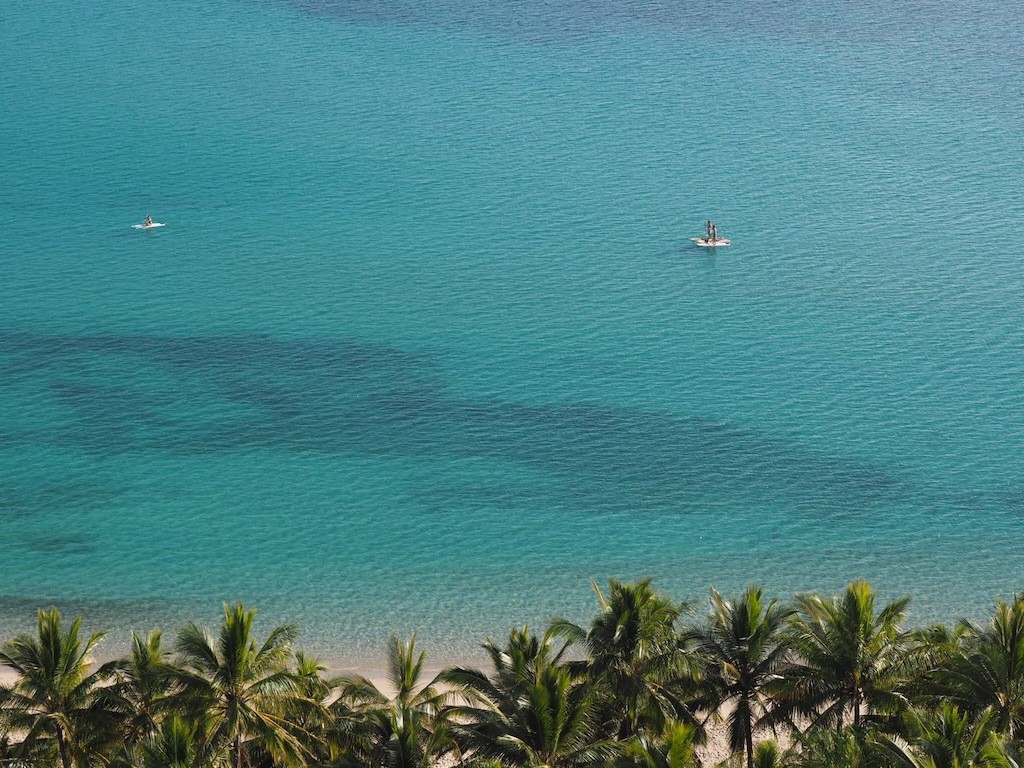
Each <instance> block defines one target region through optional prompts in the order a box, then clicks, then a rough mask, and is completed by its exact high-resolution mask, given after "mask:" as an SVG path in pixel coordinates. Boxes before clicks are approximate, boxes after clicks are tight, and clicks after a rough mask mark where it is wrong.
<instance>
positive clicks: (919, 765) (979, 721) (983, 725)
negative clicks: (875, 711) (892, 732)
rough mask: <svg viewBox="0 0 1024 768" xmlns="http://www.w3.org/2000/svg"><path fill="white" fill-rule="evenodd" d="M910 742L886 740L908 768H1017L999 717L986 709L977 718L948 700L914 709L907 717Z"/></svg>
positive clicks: (891, 738)
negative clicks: (930, 707) (926, 708)
mask: <svg viewBox="0 0 1024 768" xmlns="http://www.w3.org/2000/svg"><path fill="white" fill-rule="evenodd" d="M904 720H905V723H906V729H907V731H908V733H909V735H910V741H909V743H908V742H907V741H904V740H902V739H900V738H897V737H888V738H886V739H885V743H886V745H887V746H888V747H889V748H890V752H891V754H892V755H894V756H895V757H896V761H897V764H898V765H901V766H905V768H1011V767H1012V768H1016V764H1015V763H1014V761H1013V760H1012V759H1010V757H1009V756H1008V755H1007V752H1006V744H1005V742H1004V741H1003V739H1002V738H1001V737H1000V736H999V735H998V734H997V732H996V716H995V713H994V712H992V711H991V710H985V711H983V712H981V713H979V714H978V715H977V716H976V717H973V718H972V717H971V716H970V715H968V714H967V713H966V712H961V711H960V710H959V709H958V708H957V707H956V706H955V705H953V704H950V703H948V702H946V703H944V704H942V705H941V706H939V708H938V709H937V710H936V711H935V712H917V711H910V712H908V713H907V714H906V715H905V717H904Z"/></svg>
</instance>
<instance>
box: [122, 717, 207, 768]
mask: <svg viewBox="0 0 1024 768" xmlns="http://www.w3.org/2000/svg"><path fill="white" fill-rule="evenodd" d="M203 749H204V747H203V739H202V738H201V736H200V734H199V732H198V723H196V722H189V721H187V720H184V719H182V718H180V717H178V716H177V715H170V716H168V717H166V718H164V720H163V721H162V722H161V723H160V726H159V728H157V730H156V731H155V732H154V733H153V734H152V735H151V736H150V737H149V738H148V739H146V740H145V741H144V742H143V743H142V745H141V747H140V750H139V751H140V753H141V759H140V760H139V761H138V762H134V763H130V764H128V765H132V766H139V767H140V768H199V767H200V766H202V767H203V768H221V766H225V765H226V763H225V762H224V760H215V759H211V758H210V757H209V756H207V755H204V753H203Z"/></svg>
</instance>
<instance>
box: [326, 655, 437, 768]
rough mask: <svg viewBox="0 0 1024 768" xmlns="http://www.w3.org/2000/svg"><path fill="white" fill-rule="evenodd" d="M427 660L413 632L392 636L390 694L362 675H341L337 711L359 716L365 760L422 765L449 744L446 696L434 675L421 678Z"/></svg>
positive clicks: (412, 767) (398, 767) (398, 766)
mask: <svg viewBox="0 0 1024 768" xmlns="http://www.w3.org/2000/svg"><path fill="white" fill-rule="evenodd" d="M425 660H426V654H425V653H424V652H422V651H420V652H419V653H417V650H416V636H415V635H413V637H412V638H411V639H410V640H409V642H408V643H403V642H402V641H400V640H398V639H397V638H395V639H392V641H391V644H390V645H389V646H388V655H387V665H388V685H389V687H390V688H391V689H392V690H393V691H394V692H395V693H394V696H388V695H386V694H384V693H382V692H381V691H380V689H379V688H377V686H376V685H375V684H374V683H373V682H371V681H370V680H368V679H366V678H365V677H349V678H342V679H341V680H340V690H341V693H340V696H339V698H338V702H337V704H336V707H335V711H339V710H340V713H339V714H340V717H339V720H341V721H346V720H348V719H349V718H353V717H355V718H357V719H360V718H361V719H362V721H363V727H362V728H361V729H360V730H361V733H362V734H363V740H364V746H363V748H362V749H363V754H364V759H366V761H367V762H368V763H369V764H371V765H379V766H390V768H425V766H429V765H431V764H432V763H433V761H434V760H435V759H436V758H438V757H440V756H441V755H443V754H444V753H445V752H446V751H447V750H448V749H449V746H450V744H451V738H450V733H449V730H448V724H447V722H446V715H447V711H446V710H445V706H446V704H447V700H448V696H447V694H446V693H445V692H443V691H442V690H441V689H439V688H438V687H437V680H436V679H435V680H431V681H429V682H424V681H423V680H422V676H423V664H424V661H425ZM345 730H346V732H351V731H349V730H348V729H347V728H346V729H345Z"/></svg>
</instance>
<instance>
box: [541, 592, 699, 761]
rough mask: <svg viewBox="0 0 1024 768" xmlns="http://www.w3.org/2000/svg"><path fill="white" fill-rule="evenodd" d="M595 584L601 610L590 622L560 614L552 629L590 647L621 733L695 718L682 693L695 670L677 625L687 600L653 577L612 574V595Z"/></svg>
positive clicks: (591, 663)
mask: <svg viewBox="0 0 1024 768" xmlns="http://www.w3.org/2000/svg"><path fill="white" fill-rule="evenodd" d="M593 587H594V592H595V593H596V594H597V599H598V603H599V604H600V607H601V612H600V613H599V614H598V615H597V616H596V617H595V618H594V619H593V621H592V622H591V624H590V628H589V629H588V630H584V629H583V628H582V627H579V626H577V625H576V624H573V623H572V622H569V621H567V620H565V619H556V620H555V621H554V622H553V623H552V625H551V632H552V633H553V634H554V635H555V636H558V637H562V638H564V639H566V640H567V641H568V642H570V643H580V644H583V645H584V646H585V647H586V649H587V652H588V656H589V659H588V662H587V663H586V672H587V674H588V675H589V676H590V678H591V679H592V680H593V681H594V682H596V683H598V684H599V686H600V688H601V690H602V693H603V694H604V695H605V697H606V698H607V700H608V704H609V716H610V718H611V720H612V721H613V722H612V723H611V724H612V726H613V727H614V729H615V731H616V733H617V738H618V739H619V740H620V741H623V740H626V739H628V738H630V737H632V736H634V735H636V734H637V733H639V732H641V731H642V730H645V729H649V730H650V731H651V732H652V733H655V734H657V733H660V732H661V731H662V730H663V729H664V728H665V726H666V725H667V724H668V723H669V722H670V721H672V720H673V719H682V720H689V721H692V714H691V713H690V711H689V709H688V708H687V706H686V704H685V702H684V701H683V700H682V698H681V697H680V695H679V694H680V687H681V684H682V683H683V682H684V681H690V680H692V679H693V678H694V676H695V671H696V670H695V667H694V666H693V665H692V664H690V660H689V659H688V657H687V654H686V652H685V651H686V645H685V639H686V637H687V636H685V635H683V636H681V635H680V634H679V633H678V632H677V629H676V622H677V620H678V619H679V617H680V616H681V614H682V611H683V606H682V605H680V604H677V603H673V602H672V601H670V600H668V599H667V598H665V597H663V596H661V595H659V594H658V593H657V592H655V591H654V589H653V588H652V587H651V581H650V579H644V580H642V581H638V582H636V583H634V584H622V583H620V582H618V581H616V580H615V579H612V580H611V581H610V582H609V594H608V596H607V597H605V595H604V593H603V592H602V591H601V588H600V587H599V586H598V585H597V583H596V582H593Z"/></svg>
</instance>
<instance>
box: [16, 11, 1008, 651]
mask: <svg viewBox="0 0 1024 768" xmlns="http://www.w3.org/2000/svg"><path fill="white" fill-rule="evenodd" d="M775 5H778V6H779V7H778V8H775V7H774V6H775ZM783 6H784V7H783ZM0 51H2V54H0V57H2V59H0V61H2V63H0V630H2V631H3V632H4V633H8V632H13V631H14V630H15V629H21V628H25V627H27V626H28V625H29V622H30V621H31V620H32V616H33V610H34V609H35V607H36V606H38V605H45V604H49V603H51V602H55V603H57V604H59V605H61V606H65V607H67V608H68V609H69V610H81V611H85V612H86V613H87V616H88V619H89V624H90V625H91V626H106V627H110V628H111V629H112V630H113V631H114V634H115V635H116V636H117V637H118V638H119V641H121V639H123V634H124V632H125V631H126V630H127V628H128V627H136V628H140V629H145V628H148V627H149V626H151V625H153V624H155V623H158V624H160V625H161V626H164V627H166V628H167V629H168V630H173V629H174V628H175V627H176V626H178V625H180V623H181V622H183V621H184V619H185V618H186V617H199V618H202V619H204V620H207V621H213V620H216V616H217V612H218V610H219V608H220V605H221V603H222V601H225V600H236V599H243V600H245V601H246V602H249V603H252V604H253V605H255V606H258V607H259V608H260V609H261V611H262V613H263V615H264V617H265V619H267V620H268V621H270V620H273V621H280V620H285V619H287V620H295V621H298V622H299V623H300V624H301V626H302V628H303V630H304V641H305V643H306V644H307V645H308V646H310V647H312V648H313V649H315V650H317V651H319V652H321V653H323V654H325V655H326V656H328V657H331V658H344V659H348V660H353V661H359V660H362V659H367V658H372V657H373V656H374V654H376V652H377V650H378V649H379V648H381V646H382V645H383V642H384V640H385V639H386V638H387V637H388V635H390V634H391V633H399V634H405V633H407V632H411V631H413V630H419V632H420V637H421V638H422V639H423V641H424V642H425V644H426V645H427V646H428V648H429V649H431V651H432V653H433V654H434V658H435V659H437V660H444V659H451V658H455V657H458V656H460V655H465V654H467V653H470V652H472V649H473V648H474V647H475V646H476V645H477V643H478V642H479V641H480V640H481V639H482V638H483V637H484V635H486V634H488V633H490V634H495V635H497V634H501V633H504V632H505V630H506V629H507V628H508V627H509V626H510V625H512V624H521V623H524V622H530V623H531V624H539V623H543V622H544V621H545V620H546V619H547V618H548V617H550V616H551V615H553V614H556V613H558V614H566V615H569V616H572V617H574V618H583V617H584V616H586V615H587V614H588V613H589V612H590V610H591V607H592V605H593V597H592V595H591V594H590V587H589V579H591V578H596V579H598V580H602V581H603V580H604V579H606V578H608V577H609V576H616V577H619V578H624V579H625V578H634V577H639V576H644V575H651V576H654V577H655V579H656V583H657V584H659V585H660V586H661V587H662V588H663V589H664V590H666V591H668V592H670V593H671V594H673V595H675V596H678V597H679V598H680V599H682V598H684V597H689V598H695V597H700V596H702V595H704V594H705V592H706V590H707V588H708V587H709V586H710V585H712V584H714V585H716V586H718V587H719V588H720V589H724V590H737V589H740V588H742V587H743V586H744V585H746V584H748V583H750V582H754V581H756V582H761V583H763V584H764V585H765V586H766V587H767V588H768V589H769V590H770V591H772V592H774V593H777V594H781V595H787V594H790V593H792V592H794V591H799V590H811V589H820V590H833V589H837V588H839V587H841V586H842V585H843V584H845V583H846V582H847V581H849V580H850V579H853V578H860V577H863V578H868V579H870V580H871V581H872V582H873V583H875V584H876V585H877V586H878V587H879V589H881V590H882V592H883V593H884V594H885V595H886V596H893V595H896V594H899V593H906V592H909V593H912V594H913V595H914V596H915V602H914V613H913V617H914V619H915V620H918V621H926V620H932V619H954V618H956V617H958V616H961V615H972V616H977V615H980V614H982V613H983V612H984V611H985V610H986V609H987V607H988V605H989V604H990V602H991V601H992V600H993V599H994V598H995V597H997V596H1004V597H1005V596H1008V595H1009V594H1010V593H1011V592H1012V590H1014V589H1015V588H1016V589H1020V588H1024V535H1022V527H1021V523H1022V520H1024V302H1022V299H1024V246H1022V243H1024V198H1022V193H1021V190H1022V185H1024V130H1022V129H1024V78H1022V77H1021V73H1022V72H1024V22H1022V21H1021V17H1020V7H1019V5H1018V4H1015V3H1003V2H996V1H995V0H992V1H991V2H989V1H988V0H974V1H973V2H962V3H956V4H952V3H947V2H939V1H938V0H933V1H931V2H930V1H929V0H924V1H923V2H921V1H915V2H908V1H903V0H896V2H893V1H892V0H867V1H866V2H863V3H854V4H851V3H846V2H840V1H838V0H835V1H826V2H817V1H814V2H812V1H811V0H798V1H797V2H795V3H786V4H765V3H759V2H753V1H751V0H722V2H718V3H714V4H711V5H710V6H709V5H706V4H702V3H694V2H689V0H649V1H648V0H617V1H615V2H612V1H611V0H595V1H594V2H582V1H580V2H573V1H572V0H441V2H435V1H431V2H427V0H394V1H393V2H384V1H383V0H379V1H377V0H366V1H364V0H331V1H329V0H320V1H319V2H317V1H314V0H306V1H300V0H295V1H294V2H278V1H273V0H263V1H256V0H250V1H245V2H243V1H242V0H234V1H224V0H208V1H207V2H203V3H195V2H175V1H173V0H172V1H170V2H160V3H140V2H111V3H75V4H68V3H66V2H44V1H42V0H40V1H35V0H34V1H33V2H30V3H14V2H8V3H3V4H2V5H0ZM146 214H152V216H153V217H154V219H155V220H157V221H163V222H166V223H167V226H166V227H165V228H163V229H161V230H159V231H153V232H138V231H135V230H132V229H131V228H130V225H131V224H133V223H137V222H140V221H142V219H143V217H145V215H146ZM709 217H711V218H713V219H714V220H715V221H716V223H718V224H719V227H720V229H721V231H722V233H723V234H724V235H726V236H728V237H731V238H732V241H733V246H732V247H731V248H728V249H724V250H720V251H719V252H716V253H708V252H705V251H702V250H701V249H698V248H696V247H693V246H692V244H691V243H690V242H689V239H688V238H690V237H691V236H694V235H697V234H699V233H700V231H701V226H702V223H703V221H704V220H705V219H707V218H709Z"/></svg>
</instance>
